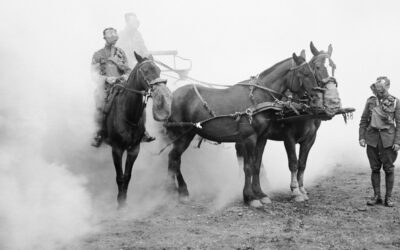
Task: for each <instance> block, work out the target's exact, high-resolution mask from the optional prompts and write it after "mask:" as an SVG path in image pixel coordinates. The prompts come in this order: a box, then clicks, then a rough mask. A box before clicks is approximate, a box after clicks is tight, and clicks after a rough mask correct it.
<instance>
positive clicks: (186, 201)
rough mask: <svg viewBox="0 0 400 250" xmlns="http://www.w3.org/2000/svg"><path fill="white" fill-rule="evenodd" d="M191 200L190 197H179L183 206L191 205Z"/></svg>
mask: <svg viewBox="0 0 400 250" xmlns="http://www.w3.org/2000/svg"><path fill="white" fill-rule="evenodd" d="M189 201H190V198H189V196H187V195H185V196H179V202H180V203H183V204H187V203H189Z"/></svg>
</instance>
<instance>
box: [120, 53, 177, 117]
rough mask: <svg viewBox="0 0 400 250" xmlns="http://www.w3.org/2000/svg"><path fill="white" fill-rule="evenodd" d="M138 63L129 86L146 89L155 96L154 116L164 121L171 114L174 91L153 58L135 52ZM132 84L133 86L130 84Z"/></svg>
mask: <svg viewBox="0 0 400 250" xmlns="http://www.w3.org/2000/svg"><path fill="white" fill-rule="evenodd" d="M134 54H135V57H136V60H137V64H136V66H135V68H134V69H133V70H132V73H131V76H133V77H132V79H131V77H129V79H128V83H127V84H128V86H127V87H128V88H136V89H138V90H142V91H145V92H146V93H149V95H150V96H151V97H152V98H153V118H154V120H156V121H164V120H166V119H167V118H168V117H169V116H170V114H171V102H172V93H171V91H170V90H169V89H168V88H167V86H166V82H167V80H165V79H161V78H160V73H161V70H160V68H159V67H158V66H157V65H156V64H155V63H154V62H153V60H151V59H149V58H146V57H141V56H140V55H139V54H137V53H136V52H134ZM130 85H131V86H130Z"/></svg>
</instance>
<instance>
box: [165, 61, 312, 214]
mask: <svg viewBox="0 0 400 250" xmlns="http://www.w3.org/2000/svg"><path fill="white" fill-rule="evenodd" d="M317 87H318V83H317V81H316V78H315V76H314V75H313V72H312V70H311V68H310V66H309V64H308V63H307V62H306V61H305V60H304V59H303V58H302V57H298V56H296V54H294V53H293V56H292V57H291V58H288V59H285V60H283V61H281V62H279V63H277V64H275V65H274V66H272V67H271V68H269V69H267V70H265V71H264V72H262V73H261V74H260V75H259V76H258V77H257V78H255V79H252V80H249V81H245V82H241V83H238V84H236V85H233V86H232V87H229V88H226V89H214V88H206V87H200V86H195V85H187V86H183V87H181V88H178V89H177V90H176V91H175V92H174V93H173V100H172V106H171V116H170V118H169V119H168V123H167V132H168V135H169V136H170V137H171V138H172V139H173V140H174V141H173V148H172V150H171V151H170V153H169V161H168V170H169V174H170V176H171V178H170V180H171V182H170V187H171V188H173V189H176V186H175V185H176V184H175V179H176V180H177V182H178V192H179V195H180V197H187V196H188V194H189V192H188V189H187V185H186V183H185V180H184V178H183V176H182V173H181V170H180V167H181V155H182V154H183V152H184V151H185V150H186V149H187V147H188V146H189V144H190V142H191V141H192V139H193V137H194V136H195V135H196V134H198V135H200V136H201V137H203V138H205V139H208V140H212V141H216V142H237V143H240V144H241V145H243V146H244V147H243V149H244V150H243V153H244V173H245V183H244V189H243V198H244V201H245V203H247V204H249V205H250V206H254V207H258V206H261V205H262V204H261V203H262V202H266V203H267V202H270V200H269V198H268V196H267V195H266V194H265V193H264V192H263V191H262V190H261V186H260V182H259V170H260V168H259V166H260V164H256V159H257V158H258V156H259V155H260V154H261V155H262V152H261V151H263V150H264V145H265V144H263V145H259V144H260V141H261V142H262V141H265V139H264V140H260V138H262V137H264V134H265V133H266V132H267V131H268V130H269V129H270V126H271V125H272V120H273V119H276V115H275V112H276V111H275V110H273V109H268V108H267V109H263V108H261V109H259V108H258V107H260V105H256V104H262V103H273V102H275V101H277V100H279V99H281V98H282V96H283V93H284V92H285V91H286V90H288V89H289V90H290V91H292V92H293V93H298V95H299V96H303V95H304V93H308V96H309V97H310V98H312V100H313V102H312V103H320V100H318V98H319V95H317V92H316V91H315V88H317ZM261 106H262V105H261ZM215 116H216V117H215ZM187 124H189V126H184V125H187ZM190 124H193V126H190ZM175 125H176V126H175Z"/></svg>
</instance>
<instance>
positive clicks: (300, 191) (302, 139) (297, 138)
mask: <svg viewBox="0 0 400 250" xmlns="http://www.w3.org/2000/svg"><path fill="white" fill-rule="evenodd" d="M310 49H311V52H312V54H313V58H312V59H311V60H310V62H309V64H310V66H311V68H312V70H313V72H314V75H315V76H316V79H317V81H318V83H319V85H320V86H321V87H322V88H325V87H326V86H327V85H328V84H329V85H332V86H333V85H334V86H336V80H335V78H334V70H335V68H336V66H335V64H334V62H333V61H332V59H331V56H332V50H333V48H332V45H329V47H328V51H327V52H324V51H318V50H317V49H316V48H315V46H314V44H313V43H312V42H311V43H310ZM329 69H330V70H329ZM297 97H299V96H297ZM300 97H301V96H300ZM326 98H327V97H326V96H324V99H326ZM340 106H341V105H340V99H339V100H329V101H328V102H327V100H325V102H324V109H325V110H326V111H327V112H328V113H329V115H330V117H331V116H332V115H334V114H335V113H336V112H337V111H338V108H339V107H340ZM328 119H329V117H328ZM321 121H322V120H321V119H292V120H287V121H285V120H282V121H274V122H273V123H272V125H271V126H270V130H269V131H268V133H266V135H267V139H270V140H274V141H283V142H284V145H285V149H286V153H287V157H288V163H289V170H290V172H291V182H290V189H291V191H292V194H293V196H294V200H295V201H296V202H302V201H305V200H308V199H309V197H308V195H307V191H306V189H305V188H304V171H305V168H306V164H307V159H308V155H309V153H310V150H311V148H312V146H313V145H314V142H315V139H316V136H317V131H318V129H319V127H320V125H321ZM265 143H266V141H265ZM296 144H300V150H299V157H297V154H296ZM264 145H265V144H264ZM235 146H236V154H237V157H238V159H239V162H241V161H240V159H241V158H243V156H244V152H243V151H244V149H243V146H242V145H240V144H236V145H235ZM261 146H262V145H261ZM261 157H262V155H261ZM258 161H259V163H260V164H261V159H258Z"/></svg>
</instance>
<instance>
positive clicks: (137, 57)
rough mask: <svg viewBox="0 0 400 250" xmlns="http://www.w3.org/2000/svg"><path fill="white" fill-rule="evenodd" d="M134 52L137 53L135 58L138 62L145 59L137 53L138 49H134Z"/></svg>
mask: <svg viewBox="0 0 400 250" xmlns="http://www.w3.org/2000/svg"><path fill="white" fill-rule="evenodd" d="M133 53H134V54H135V58H136V61H137V62H138V63H140V62H141V61H143V58H142V57H141V56H140V55H139V54H138V53H136V51H133Z"/></svg>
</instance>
